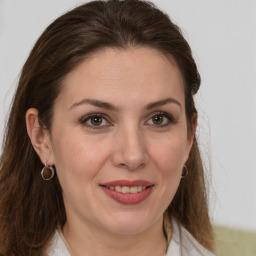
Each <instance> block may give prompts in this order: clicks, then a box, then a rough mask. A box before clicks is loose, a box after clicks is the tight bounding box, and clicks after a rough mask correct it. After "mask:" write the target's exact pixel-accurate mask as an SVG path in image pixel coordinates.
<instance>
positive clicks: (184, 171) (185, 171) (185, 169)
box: [181, 164, 189, 179]
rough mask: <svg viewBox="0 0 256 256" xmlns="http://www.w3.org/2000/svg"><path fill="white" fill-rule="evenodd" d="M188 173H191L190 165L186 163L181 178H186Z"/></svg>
mask: <svg viewBox="0 0 256 256" xmlns="http://www.w3.org/2000/svg"><path fill="white" fill-rule="evenodd" d="M188 173H189V171H188V167H187V166H186V165H185V164H184V166H183V170H182V174H181V178H182V179H184V178H185V177H186V176H187V175H188Z"/></svg>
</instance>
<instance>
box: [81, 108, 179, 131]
mask: <svg viewBox="0 0 256 256" xmlns="http://www.w3.org/2000/svg"><path fill="white" fill-rule="evenodd" d="M150 116H151V117H150V118H149V119H148V120H147V122H149V121H150V120H152V118H154V117H156V116H162V117H163V118H167V119H168V120H167V123H166V124H160V125H157V124H147V125H150V126H154V127H156V128H162V127H166V126H168V125H170V124H175V123H176V120H175V119H174V117H173V116H172V115H170V114H168V113H166V112H156V113H153V114H151V115H150ZM95 117H100V118H101V119H102V120H105V121H106V122H107V123H108V125H99V126H96V125H92V124H88V121H90V120H91V122H92V118H95ZM147 122H146V123H147ZM79 123H80V124H82V125H83V126H86V127H88V128H90V129H103V128H105V127H106V126H111V122H110V121H109V118H107V117H106V116H105V115H104V114H102V113H94V114H89V115H87V116H85V117H83V118H81V119H80V120H79Z"/></svg>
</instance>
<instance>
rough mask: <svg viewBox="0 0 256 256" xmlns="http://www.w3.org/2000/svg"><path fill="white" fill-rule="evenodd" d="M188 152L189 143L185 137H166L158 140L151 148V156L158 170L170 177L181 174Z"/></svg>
mask: <svg viewBox="0 0 256 256" xmlns="http://www.w3.org/2000/svg"><path fill="white" fill-rule="evenodd" d="M186 152H187V141H186V137H185V136H182V135H180V136H173V135H172V136H165V137H164V138H162V139H159V138H158V143H155V142H154V141H153V142H152V144H151V147H150V155H151V159H152V160H153V162H154V164H155V165H156V167H157V169H159V170H161V171H162V172H164V173H165V174H166V175H168V176H175V175H179V174H180V173H181V170H182V167H183V164H184V162H185V158H186Z"/></svg>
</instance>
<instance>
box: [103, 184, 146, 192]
mask: <svg viewBox="0 0 256 256" xmlns="http://www.w3.org/2000/svg"><path fill="white" fill-rule="evenodd" d="M106 188H107V189H110V190H115V191H116V192H119V193H123V194H136V193H139V192H141V191H143V190H145V189H146V188H147V187H146V186H133V187H127V186H110V187H106Z"/></svg>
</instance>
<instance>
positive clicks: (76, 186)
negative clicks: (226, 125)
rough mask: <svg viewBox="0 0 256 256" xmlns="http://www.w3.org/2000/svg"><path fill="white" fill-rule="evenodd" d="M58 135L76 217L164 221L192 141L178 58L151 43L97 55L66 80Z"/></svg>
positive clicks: (135, 224) (140, 225)
mask: <svg viewBox="0 0 256 256" xmlns="http://www.w3.org/2000/svg"><path fill="white" fill-rule="evenodd" d="M50 138H51V139H50V148H51V153H50V157H49V159H48V163H49V164H50V163H52V164H54V165H55V166H56V170H57V174H58V178H59V181H60V184H61V186H62V189H63V198H64V203H65V208H66V212H67V220H68V222H75V223H77V225H80V224H81V223H83V224H86V225H88V226H91V227H94V228H98V229H99V230H104V231H108V232H114V233H119V234H121V233H122V234H134V233H139V232H142V231H146V230H147V229H149V228H150V227H151V226H152V225H153V224H154V223H157V222H158V221H159V222H160V221H161V220H162V215H163V212H164V211H165V209H166V208H167V207H168V205H169V204H170V202H171V201H172V199H173V197H174V195H175V192H176V190H177V188H178V186H179V182H180V179H181V173H182V168H183V165H184V163H185V162H186V160H187V158H188V154H189V151H190V148H191V144H192V137H188V134H187V124H186V116H185V102H184V86H183V80H182V77H181V74H180V72H179V69H178V68H177V66H176V64H175V62H174V60H173V59H172V58H171V57H169V58H168V59H167V57H165V56H164V55H162V54H161V53H159V52H158V51H156V50H152V49H148V48H129V49H127V50H118V49H105V50H101V51H99V52H97V53H95V54H93V55H91V56H90V57H88V58H87V59H86V60H85V61H84V62H83V63H82V64H80V65H79V66H78V67H77V68H76V69H75V70H74V71H72V72H71V73H70V74H68V76H67V78H66V80H65V83H64V87H63V90H62V92H61V94H60V95H59V97H58V98H57V100H56V103H55V106H54V116H53V121H52V130H51V136H50Z"/></svg>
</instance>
